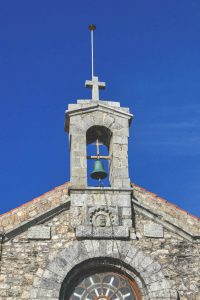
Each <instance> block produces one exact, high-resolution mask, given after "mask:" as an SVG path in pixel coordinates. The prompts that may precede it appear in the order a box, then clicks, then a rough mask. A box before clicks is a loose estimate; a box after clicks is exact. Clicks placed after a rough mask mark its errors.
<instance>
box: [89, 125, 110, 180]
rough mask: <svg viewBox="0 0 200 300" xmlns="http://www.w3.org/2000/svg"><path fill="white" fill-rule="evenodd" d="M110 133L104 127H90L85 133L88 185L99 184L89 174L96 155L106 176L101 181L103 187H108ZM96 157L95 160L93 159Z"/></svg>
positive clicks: (92, 168)
mask: <svg viewBox="0 0 200 300" xmlns="http://www.w3.org/2000/svg"><path fill="white" fill-rule="evenodd" d="M111 138H112V132H111V131H110V129H109V128H107V127H105V126H98V125H96V126H92V127H90V128H89V129H88V130H87V132H86V142H87V177H88V185H90V186H98V185H99V182H98V181H95V180H93V179H92V178H91V176H90V175H91V173H92V172H93V170H94V162H95V160H96V158H97V156H98V155H100V160H101V162H102V164H103V167H104V169H105V172H106V173H107V174H108V176H107V178H106V179H105V180H103V182H102V184H103V186H110V183H109V166H110V156H109V152H110V146H111V145H110V144H111ZM95 157H96V158H95Z"/></svg>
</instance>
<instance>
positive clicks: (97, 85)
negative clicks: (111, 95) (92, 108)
mask: <svg viewBox="0 0 200 300" xmlns="http://www.w3.org/2000/svg"><path fill="white" fill-rule="evenodd" d="M85 87H86V88H91V89H92V100H99V90H100V89H101V90H103V89H105V87H106V84H105V82H100V81H99V80H98V77H97V76H93V77H92V80H86V82H85Z"/></svg>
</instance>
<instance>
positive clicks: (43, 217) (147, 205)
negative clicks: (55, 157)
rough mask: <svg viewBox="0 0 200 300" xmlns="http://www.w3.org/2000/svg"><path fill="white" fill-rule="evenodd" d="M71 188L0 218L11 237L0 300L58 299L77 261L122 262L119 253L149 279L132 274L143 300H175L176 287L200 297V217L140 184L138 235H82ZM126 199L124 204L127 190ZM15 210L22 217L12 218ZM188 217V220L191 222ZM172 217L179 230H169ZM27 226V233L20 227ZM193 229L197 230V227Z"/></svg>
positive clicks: (184, 295)
mask: <svg viewBox="0 0 200 300" xmlns="http://www.w3.org/2000/svg"><path fill="white" fill-rule="evenodd" d="M68 187H69V184H68V183H66V184H64V185H62V186H59V187H57V188H56V189H54V190H52V191H50V192H48V193H46V194H44V195H42V196H41V197H38V198H37V199H34V200H33V201H31V202H29V203H27V204H26V205H23V206H21V207H19V208H17V209H16V210H13V211H11V212H8V213H6V214H4V215H2V216H1V218H0V222H1V226H2V225H3V224H4V226H5V227H4V233H5V236H4V237H3V244H2V254H1V263H0V265H1V273H0V299H2V300H4V299H8V300H9V299H10V300H11V299H26V300H28V299H38V300H39V299H43V300H44V299H51V300H53V299H58V297H59V289H60V288H61V284H62V282H63V280H64V278H65V276H66V274H67V272H68V270H70V269H72V268H73V265H76V264H77V265H78V264H80V263H82V262H84V261H87V260H88V259H90V258H95V257H96V258H98V257H101V256H105V257H108V258H109V257H115V259H118V258H119V253H120V257H121V258H122V257H123V260H124V261H125V262H126V263H129V264H130V265H132V267H133V268H134V269H135V270H137V272H138V273H140V276H142V278H143V279H142V280H143V281H141V279H140V277H137V276H136V274H135V275H133V276H135V277H134V278H135V280H136V282H137V284H138V286H139V287H140V290H141V292H142V293H144V294H143V297H142V299H144V300H147V299H163V300H164V299H174V300H175V299H178V298H177V292H178V293H179V297H180V299H183V300H186V299H187V300H197V299H199V298H198V297H199V287H198V280H199V270H200V263H199V261H200V260H199V243H198V242H199V239H198V238H197V236H196V233H197V227H198V226H199V221H198V219H197V218H196V217H192V216H190V215H188V214H187V213H186V212H184V211H182V210H180V209H178V208H176V211H175V212H174V210H175V209H174V207H173V206H172V205H171V204H169V203H167V202H166V201H164V200H162V199H160V198H158V197H157V196H155V195H154V194H152V193H150V192H148V191H146V190H144V189H142V188H140V187H138V186H135V185H134V192H133V194H134V197H133V199H132V201H133V203H132V206H133V221H134V222H133V226H132V230H131V232H130V234H131V239H128V240H126V241H120V240H117V239H115V238H110V239H109V240H105V239H101V240H98V239H97V240H96V239H95V238H94V239H93V238H92V237H91V238H90V239H89V240H84V239H83V240H82V239H81V240H80V239H79V238H77V237H76V231H75V227H74V225H73V224H79V222H80V218H82V216H81V215H80V214H77V212H76V210H75V211H74V212H73V209H74V208H73V206H72V207H71V208H70V205H69V204H70V202H71V201H70V200H71V196H70V195H69V194H68ZM108 198H109V196H108ZM80 199H81V196H80ZM83 199H84V198H82V200H81V201H83ZM116 199H117V198H116ZM108 200H109V199H108ZM119 200H121V201H122V198H120V195H119ZM73 201H74V200H73ZM136 202H137V204H136ZM66 204H67V205H66ZM63 205H64V206H63ZM40 207H41V208H42V213H41V210H40ZM59 207H61V208H62V209H59ZM158 207H159V212H158ZM172 208H173V209H172ZM22 212H23V213H22ZM47 213H48V214H47ZM113 213H114V211H113ZM38 214H39V217H40V218H39V221H38V219H37V218H38ZM13 215H16V217H14V218H13V219H12V220H13V223H12V222H11V220H10V217H11V218H12V216H13ZM123 215H124V216H125V215H126V210H124V211H123ZM21 216H23V219H20V217H21ZM25 216H26V217H25ZM186 218H188V220H189V221H188V222H187V223H186V224H184V222H185V220H186ZM6 219H9V222H8V221H6ZM34 220H37V222H34ZM172 221H173V223H172V225H173V226H174V227H173V228H172V227H168V225H169V224H170V222H172ZM191 222H193V223H191ZM23 224H24V225H25V226H24V227H23V230H21V231H20V230H19V229H18V231H16V228H20V226H22V225H23ZM172 225H171V226H172ZM181 225H183V228H184V234H185V235H184V234H183V228H182V227H181ZM38 226H39V227H38ZM190 227H191V228H193V227H196V228H195V230H194V229H193V231H191V229H190ZM30 229H31V235H30ZM43 229H44V232H42V230H43ZM38 231H39V235H38ZM7 233H9V234H8V235H6V234H7ZM11 233H12V234H11ZM49 233H50V235H49ZM187 234H188V235H187ZM189 234H190V235H189ZM5 237H7V238H5ZM190 237H191V239H190ZM192 237H194V238H192ZM79 248H80V249H81V250H80V251H79V250H78V249H79ZM77 251H79V252H77ZM154 266H155V267H154ZM144 282H145V285H144ZM22 286H23V289H22V288H21V287H22ZM176 291H177V292H176ZM147 294H148V295H149V296H148V297H150V298H148V297H147Z"/></svg>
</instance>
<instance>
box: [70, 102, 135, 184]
mask: <svg viewBox="0 0 200 300" xmlns="http://www.w3.org/2000/svg"><path fill="white" fill-rule="evenodd" d="M132 117H133V116H132V114H130V112H129V109H128V108H123V107H120V103H119V102H110V101H101V100H98V101H96V100H93V99H91V100H78V101H77V104H70V105H69V106H68V110H67V111H66V124H65V130H66V131H67V132H68V133H69V142H70V181H71V184H72V186H73V187H82V188H83V187H87V185H88V180H87V149H86V147H87V144H88V143H91V142H95V139H99V140H100V141H101V142H102V143H103V144H104V145H106V146H107V147H108V149H109V158H108V159H109V180H110V186H111V188H112V187H113V188H114V187H117V188H129V187H130V179H129V172H128V137H129V126H130V123H131V120H132Z"/></svg>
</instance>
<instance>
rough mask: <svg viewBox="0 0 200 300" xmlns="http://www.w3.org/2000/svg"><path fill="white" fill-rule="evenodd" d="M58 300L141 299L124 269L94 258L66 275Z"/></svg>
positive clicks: (135, 285) (134, 284)
mask: <svg viewBox="0 0 200 300" xmlns="http://www.w3.org/2000/svg"><path fill="white" fill-rule="evenodd" d="M60 300H141V295H140V292H139V289H138V287H137V284H136V282H135V281H134V280H133V279H132V278H131V277H130V275H128V273H126V272H125V271H124V269H123V270H122V269H121V268H119V267H116V266H114V265H112V266H111V265H110V264H109V263H106V264H105V262H103V260H102V259H101V260H98V261H97V260H96V259H95V260H91V261H89V262H87V263H85V264H83V265H82V266H79V267H77V268H75V270H73V271H72V272H71V273H70V274H69V275H68V276H67V277H66V279H65V281H64V282H63V284H62V289H61V294H60Z"/></svg>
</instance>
